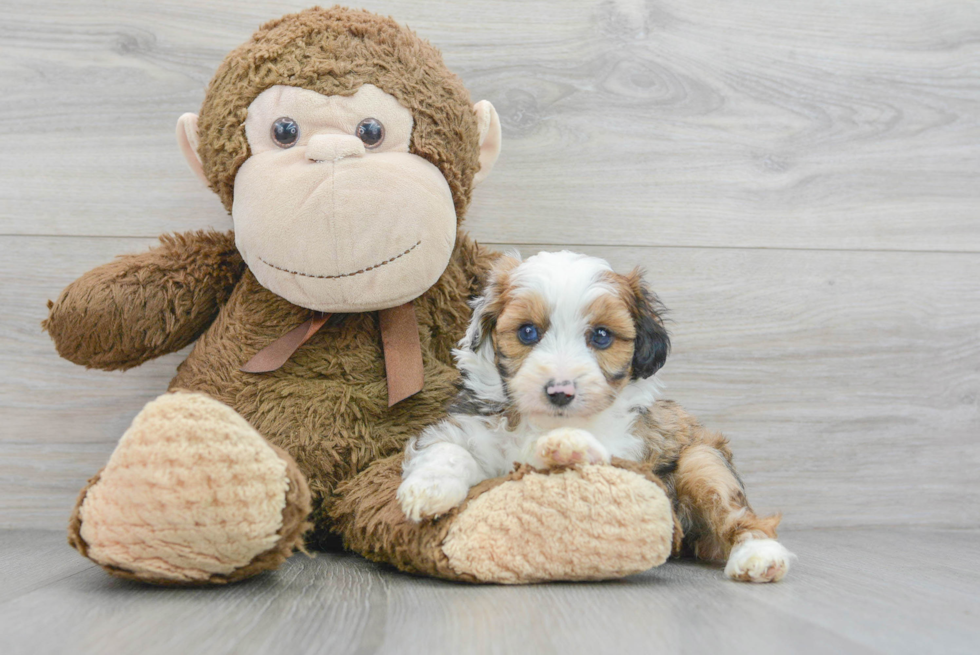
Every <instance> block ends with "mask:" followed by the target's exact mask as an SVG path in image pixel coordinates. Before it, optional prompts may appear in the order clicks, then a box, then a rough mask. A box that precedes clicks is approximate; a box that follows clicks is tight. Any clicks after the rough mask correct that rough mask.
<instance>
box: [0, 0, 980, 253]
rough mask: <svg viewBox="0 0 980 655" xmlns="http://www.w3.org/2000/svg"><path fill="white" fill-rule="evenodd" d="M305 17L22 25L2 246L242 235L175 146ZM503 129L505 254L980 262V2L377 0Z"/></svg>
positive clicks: (498, 177) (78, 10) (3, 75)
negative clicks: (278, 31) (253, 50)
mask: <svg viewBox="0 0 980 655" xmlns="http://www.w3.org/2000/svg"><path fill="white" fill-rule="evenodd" d="M305 4H306V2H305V0H304V1H302V2H275V3H273V2H257V1H249V2H241V1H238V2H230V1H220V2H218V1H210V2H207V3H198V2H190V1H189V0H182V1H178V2H156V1H153V2H151V1H150V0H113V1H107V2H100V3H77V2H69V1H68V0H41V1H39V2H31V3H15V2H5V3H4V5H3V15H4V21H3V23H2V24H0V60H2V64H0V88H2V89H3V94H2V96H0V137H2V138H3V140H4V144H5V147H4V148H3V149H2V150H0V170H3V171H4V173H3V176H4V183H3V185H2V186H0V233H6V234H36V235H100V236H119V235H124V236H143V237H152V236H155V235H157V234H159V233H160V232H164V231H167V230H173V229H188V228H192V227H201V226H204V225H207V224H211V223H221V222H222V221H225V222H227V218H226V217H224V212H223V210H222V209H221V208H220V205H219V204H218V202H217V199H216V198H215V197H214V196H213V195H212V194H211V193H209V192H208V191H207V190H205V189H203V188H201V187H200V185H199V184H198V183H197V182H196V180H195V179H194V178H193V176H192V175H191V174H190V173H189V172H188V171H187V170H186V166H185V165H184V164H183V163H182V161H181V160H180V156H179V155H178V151H177V148H176V146H175V144H174V138H173V130H174V124H175V121H176V119H177V117H178V116H179V115H180V114H181V113H182V112H184V111H189V110H195V109H196V108H197V107H198V106H199V105H200V102H201V100H202V98H203V90H204V87H205V85H206V83H207V81H208V79H209V78H210V76H211V75H212V74H213V71H214V69H215V68H216V66H217V65H218V63H219V62H220V61H221V59H222V57H223V56H224V55H225V53H227V52H228V51H229V50H230V49H231V48H233V47H234V46H236V45H237V44H239V43H241V42H242V41H244V40H245V39H246V38H247V37H248V36H249V35H250V34H251V32H252V31H253V30H254V29H255V27H257V26H258V24H260V23H261V22H262V21H264V20H267V19H269V18H273V17H276V16H278V15H280V14H282V13H284V12H286V11H290V10H295V9H299V8H301V7H302V6H304V5H305ZM371 8H372V9H373V10H375V11H378V12H380V13H385V14H392V15H394V16H396V17H397V18H398V19H399V20H401V21H403V22H406V23H408V24H409V25H411V26H413V27H414V28H415V29H416V30H417V31H418V32H419V33H420V34H421V35H422V36H424V37H426V38H428V39H430V40H432V41H433V42H434V43H436V44H437V45H439V46H440V47H441V48H442V49H443V50H444V52H445V55H446V60H447V62H448V64H449V65H450V66H451V67H452V68H453V69H454V70H456V71H457V72H458V73H459V74H460V75H461V77H462V78H463V80H464V81H465V83H466V84H467V86H468V87H469V88H470V90H471V92H472V95H473V97H474V99H478V98H488V99H489V100H491V101H492V102H493V103H494V104H495V105H496V106H497V108H498V110H499V112H500V115H501V120H502V124H503V130H504V142H505V145H504V152H503V155H502V157H501V160H500V162H499V164H498V167H497V169H496V171H495V173H494V175H493V176H492V177H491V178H490V180H488V182H487V183H486V184H485V186H484V188H482V189H481V190H480V191H479V193H478V194H477V197H476V200H475V203H474V206H473V208H472V211H471V212H470V219H469V224H470V226H471V228H472V229H473V231H474V232H475V234H476V235H477V236H478V237H479V238H481V239H484V240H487V241H491V240H492V241H499V242H505V243H517V244H519V243H539V244H546V243H562V244H608V245H616V244H627V243H628V244H631V245H657V246H702V247H713V246H724V247H728V246H744V247H759V248H772V247H780V248H830V249H858V250H860V249H898V250H939V251H970V252H976V251H978V250H980V232H978V229H977V221H978V206H980V184H978V176H980V148H978V146H977V143H978V142H980V75H978V73H980V70H978V68H977V61H980V40H978V39H977V38H976V26H977V25H978V24H980V4H977V3H975V2H962V1H956V0H945V1H943V2H938V3H930V4H928V5H924V4H922V3H916V2H912V1H911V0H906V1H904V2H898V3H896V2H883V1H882V0H856V1H853V2H846V3H817V4H814V3H812V2H808V1H806V0H782V1H780V2H777V3H775V4H773V3H763V4H758V5H752V4H744V3H743V5H739V6H738V7H737V8H735V7H733V6H732V5H731V4H730V3H728V2H725V1H724V0H710V1H705V2H699V3H689V2H684V1H683V0H659V1H657V2H640V1H636V0H607V1H602V2H600V1H598V0H574V1H568V2H562V3H561V10H560V11H555V5H554V4H553V3H551V2H545V1H544V0H535V1H525V0H520V1H518V0H510V1H496V2H494V1H491V2H481V3H477V4H474V3H460V2H455V1H450V0H440V1H435V2H425V3H420V2H409V1H408V0H398V1H393V2H375V3H373V4H372V7H371Z"/></svg>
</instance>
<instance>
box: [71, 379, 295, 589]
mask: <svg viewBox="0 0 980 655" xmlns="http://www.w3.org/2000/svg"><path fill="white" fill-rule="evenodd" d="M290 463H291V460H288V459H284V458H282V457H281V456H280V455H279V454H278V453H277V451H276V450H274V449H273V448H272V447H271V446H270V445H269V444H268V443H267V442H266V441H265V440H264V439H263V438H262V437H261V436H260V435H259V434H258V433H257V432H256V431H255V429H254V428H252V427H251V426H250V425H249V424H248V423H247V422H245V421H244V420H243V419H242V417H241V416H239V415H238V414H236V413H235V412H234V410H232V409H231V408H230V407H228V406H227V405H224V404H222V403H219V402H217V401H215V400H213V399H211V398H209V397H207V396H204V395H201V394H168V395H166V396H163V397H161V398H159V399H158V400H155V401H153V402H151V403H149V404H148V405H147V406H146V407H145V408H144V409H143V411H141V412H140V414H139V415H138V416H137V417H136V419H135V420H134V421H133V425H132V426H131V427H130V428H129V430H127V431H126V433H125V434H124V435H123V437H122V439H121V440H120V442H119V446H118V447H117V448H116V451H115V452H114V453H113V455H112V458H111V459H110V461H109V464H108V465H107V466H106V467H105V468H104V469H103V470H102V471H101V473H100V483H99V484H98V485H96V486H94V487H93V488H92V489H91V491H90V492H89V493H88V494H86V497H85V500H84V502H83V503H82V505H81V506H80V507H79V509H78V522H79V530H78V533H77V535H76V536H77V538H78V539H79V540H81V541H83V542H84V543H85V545H86V552H87V554H88V556H89V557H90V558H91V559H93V560H94V561H96V562H98V563H99V564H101V565H103V566H107V567H111V568H116V569H123V570H128V571H131V572H133V574H134V575H136V576H137V577H140V578H145V579H149V580H155V579H167V580H173V581H175V582H185V583H201V582H207V581H209V580H210V579H211V578H213V577H216V578H227V577H228V576H229V575H231V574H233V573H234V572H236V571H237V570H239V569H242V568H244V567H246V566H248V565H249V564H250V563H251V562H253V561H254V560H255V559H256V558H258V557H260V556H261V555H263V554H264V553H268V552H270V551H274V550H276V549H277V547H278V546H279V544H280V541H281V540H282V536H283V528H284V527H285V528H286V530H285V532H286V533H289V538H290V541H292V542H293V544H294V545H295V544H296V542H297V540H298V538H299V533H301V532H302V531H303V530H302V526H300V525H295V524H294V525H286V523H287V521H285V520H284V512H285V510H286V507H287V505H288V504H289V503H288V499H289V498H295V499H301V498H308V493H307V492H305V490H304V489H302V488H300V487H305V481H304V480H303V478H302V476H297V475H295V473H298V471H294V472H293V475H290V472H289V468H290V466H289V464H290ZM290 487H296V488H295V489H294V490H293V491H294V493H293V494H292V496H290V493H289V492H290ZM300 509H301V513H302V510H305V512H306V513H308V512H309V505H308V503H307V504H306V506H305V507H302V508H300ZM304 518H305V516H304ZM301 522H302V519H301Z"/></svg>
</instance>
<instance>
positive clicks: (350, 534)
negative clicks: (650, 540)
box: [44, 8, 710, 582]
mask: <svg viewBox="0 0 980 655" xmlns="http://www.w3.org/2000/svg"><path fill="white" fill-rule="evenodd" d="M379 61H383V62H384V64H385V65H384V66H379V65H378V63H379ZM365 83H373V84H375V85H376V86H378V87H379V88H381V89H382V90H383V91H385V92H387V93H389V94H391V95H393V96H394V97H395V98H397V99H398V100H399V102H400V103H401V104H403V105H404V106H405V107H407V108H408V109H409V110H411V111H412V114H413V117H414V121H415V127H414V130H413V133H412V143H411V148H410V150H411V152H412V153H414V154H416V155H418V156H420V157H423V158H424V159H426V160H428V161H429V162H430V163H432V164H433V165H435V166H436V167H437V168H439V170H440V171H441V172H442V174H443V176H444V177H445V178H446V181H447V183H448V184H449V187H450V189H451V191H452V196H453V202H454V205H455V208H456V213H457V217H458V219H459V220H460V221H461V220H462V219H463V217H464V215H465V210H466V208H467V206H468V204H469V200H470V196H471V192H472V186H473V184H472V181H473V176H474V174H475V173H476V172H477V170H478V169H479V167H480V164H479V160H478V157H479V129H478V125H477V120H476V117H475V114H474V113H473V111H472V109H471V105H470V98H469V96H468V94H467V93H466V90H465V89H464V88H463V86H462V84H461V82H460V81H459V79H458V78H456V76H454V75H452V73H450V72H449V71H448V70H446V68H445V66H444V65H443V63H442V60H441V56H440V55H439V53H438V51H437V50H436V49H435V48H433V47H432V46H431V45H429V44H428V43H426V42H424V41H422V40H421V39H419V38H418V37H417V36H415V35H414V34H413V33H412V32H411V31H409V30H407V29H405V28H403V27H401V26H399V25H397V24H396V23H394V21H392V20H390V19H387V18H383V17H379V16H376V15H373V14H370V13H368V12H363V11H351V10H346V9H341V8H333V9H326V10H324V9H313V10H308V11H306V12H302V13H300V14H295V15H291V16H286V17H283V18H281V19H277V20H275V21H272V22H270V23H268V24H266V25H265V26H263V27H262V28H261V29H260V30H259V31H258V32H256V34H255V35H254V36H253V37H252V39H251V40H250V41H248V42H246V43H245V44H243V45H242V46H241V47H240V48H238V49H236V50H235V51H234V52H233V53H231V54H230V55H229V56H228V58H227V59H226V60H225V62H224V63H223V64H222V65H221V67H220V68H219V70H218V72H217V73H216V75H215V77H214V79H213V81H212V82H211V85H210V86H209V89H208V93H207V96H206V99H205V102H204V105H203V107H202V109H201V115H200V121H199V134H200V146H199V148H198V154H199V155H200V158H201V164H202V166H203V170H204V172H205V174H206V176H207V177H208V179H209V181H210V184H211V187H212V189H213V190H214V191H215V192H216V193H218V195H219V196H220V197H221V200H222V202H223V203H224V205H225V207H226V208H227V209H229V211H230V210H231V207H232V202H233V192H234V180H235V175H236V172H237V170H238V168H239V167H240V166H241V165H242V163H243V162H244V161H245V160H246V159H248V157H249V154H250V153H249V146H248V141H247V139H246V136H245V133H244V128H243V122H244V118H245V115H246V113H247V107H248V105H249V103H251V102H252V100H254V98H255V97H256V96H257V95H258V94H259V93H261V92H262V91H263V90H264V89H267V88H269V87H270V86H273V85H276V84H287V85H293V86H300V87H303V88H307V89H310V90H313V91H316V92H318V93H322V94H325V95H330V94H339V95H351V94H353V93H354V92H356V90H357V89H358V88H359V87H360V86H361V85H362V84H365ZM162 242H163V243H162V245H161V246H159V247H157V248H155V249H153V250H151V251H150V252H147V253H143V254H139V255H130V256H125V257H121V258H119V259H117V260H116V261H114V262H111V263H109V264H106V265H104V266H102V267H99V268H97V269H94V270H93V271H90V272H88V273H86V274H85V275H83V276H82V277H80V278H79V279H78V280H76V281H75V282H74V283H72V284H71V285H69V287H68V288H66V289H65V290H64V291H63V292H62V294H61V295H60V297H59V298H58V300H57V301H56V302H54V303H50V304H49V307H50V315H49V317H48V319H47V320H46V321H45V323H44V327H45V329H46V330H47V331H48V332H49V333H50V335H51V337H52V339H53V340H54V342H55V345H56V348H57V350H58V352H59V353H60V354H61V355H62V356H63V357H65V358H66V359H69V360H71V361H73V362H76V363H78V364H81V365H84V366H86V367H93V368H100V369H105V370H122V369H127V368H131V367H134V366H137V365H139V364H141V363H143V362H145V361H147V360H149V359H152V358H154V357H157V356H160V355H163V354H166V353H169V352H174V351H176V350H179V349H180V348H182V347H184V346H187V345H189V344H191V343H194V342H195V340H196V344H195V346H194V349H193V350H192V352H191V353H190V355H189V356H188V358H187V360H186V361H185V362H183V363H182V364H181V366H180V367H179V368H178V372H177V375H176V377H175V378H174V379H173V381H172V382H171V385H170V389H171V390H188V391H197V392H202V393H205V394H207V395H208V396H210V397H212V398H214V399H217V400H219V401H221V402H223V403H225V404H226V405H228V406H229V407H231V408H233V409H234V410H235V411H237V412H238V413H239V414H241V415H242V416H243V417H244V418H245V419H246V420H247V421H248V422H249V423H250V424H251V425H252V426H253V427H254V428H255V429H256V430H257V431H258V432H259V433H260V434H261V435H262V436H263V437H264V438H265V439H267V440H268V441H269V442H270V443H271V444H272V445H273V446H275V447H277V448H280V449H281V451H278V452H282V453H283V455H282V456H283V458H284V459H286V460H287V461H288V460H289V459H290V458H291V459H292V460H295V468H293V467H292V463H290V476H291V479H292V480H293V481H294V482H295V484H293V485H291V487H290V488H291V489H292V491H291V494H292V495H291V496H290V497H288V498H287V507H286V509H285V510H284V511H283V529H282V533H281V534H282V537H283V539H282V541H281V542H280V544H278V545H277V547H276V548H275V549H273V550H271V551H268V552H266V553H263V554H262V555H260V556H259V557H257V558H256V559H255V560H254V561H253V562H252V563H251V564H249V565H248V566H247V567H245V568H243V569H241V570H240V571H238V572H236V573H235V574H234V575H231V576H226V577H224V578H221V579H214V580H211V581H212V582H227V581H230V580H234V579H239V578H241V577H245V576H247V575H251V574H253V573H256V572H258V571H261V570H265V569H270V568H275V567H276V566H278V564H279V563H281V562H282V561H283V560H284V559H285V558H286V557H287V556H288V555H289V554H290V553H291V552H292V550H293V548H295V547H297V546H298V545H299V543H300V541H299V540H300V538H301V536H302V533H303V531H304V530H305V529H306V526H307V524H306V518H307V514H309V511H310V509H311V511H312V514H310V516H309V518H310V520H311V521H312V524H313V533H312V534H311V535H309V536H308V537H307V539H308V543H310V544H311V545H312V546H314V547H323V546H326V545H330V544H334V543H336V541H337V538H338V537H341V538H342V539H343V541H344V542H345V543H346V545H347V546H348V547H350V548H352V549H354V550H356V551H358V552H360V553H362V554H364V555H365V556H367V557H370V558H372V559H377V560H382V561H387V562H390V563H392V564H394V565H396V566H398V567H399V568H402V569H404V570H408V571H414V572H421V573H427V574H431V575H439V576H443V577H449V578H460V577H463V578H464V579H466V578H465V576H460V574H459V573H458V572H455V571H453V570H452V568H451V567H450V566H449V565H448V564H447V563H446V555H445V554H444V553H443V552H442V550H441V543H442V537H443V536H445V534H446V531H447V530H448V529H449V526H450V525H451V522H452V517H451V516H449V517H446V519H445V520H440V521H436V522H430V523H426V524H422V525H413V524H410V523H409V522H408V521H407V520H406V519H405V517H404V516H403V515H401V514H400V510H399V508H398V505H397V503H396V502H395V499H394V491H395V489H396V488H397V481H398V478H399V471H400V469H401V454H400V453H401V451H402V448H403V446H404V443H405V441H406V440H407V439H408V438H409V437H411V436H413V435H415V434H417V433H418V432H420V431H421V429H422V428H424V427H425V426H427V425H429V424H431V423H432V422H434V421H436V420H438V419H440V418H442V417H443V416H444V415H445V407H446V405H447V404H448V403H449V401H450V400H451V398H452V396H453V395H454V392H455V382H456V380H457V376H458V373H457V371H456V369H455V368H454V367H453V363H452V358H451V354H450V351H451V349H452V348H453V346H454V345H455V344H456V342H457V341H458V340H459V338H460V337H461V336H462V335H463V333H464V331H465V328H466V324H467V321H468V319H469V315H470V310H469V307H468V306H467V304H466V303H467V300H468V299H469V298H470V297H472V296H474V295H476V294H477V293H478V292H479V291H480V290H481V289H482V287H483V285H484V282H485V278H486V275H487V273H488V271H489V269H490V266H491V263H492V261H493V260H494V259H495V257H496V255H494V254H492V253H488V252H486V251H485V250H483V249H481V248H480V247H479V246H478V245H477V244H476V243H474V242H473V241H472V240H470V239H469V238H468V237H467V236H466V235H465V233H463V232H460V233H459V234H458V238H457V242H456V247H455V249H454V252H453V255H452V258H451V260H450V263H449V265H448V268H447V269H446V271H445V273H443V275H442V277H441V278H440V279H439V281H438V282H437V283H436V284H435V285H434V286H433V287H432V288H430V289H429V290H428V291H427V292H426V293H425V294H423V295H422V296H421V297H420V298H418V299H417V300H415V302H414V304H415V308H416V312H417V316H418V323H419V329H420V340H421V347H422V356H423V364H424V369H425V388H424V390H423V391H422V392H421V393H419V394H418V395H416V396H414V397H412V398H409V399H407V400H405V401H403V402H402V403H399V404H398V405H396V406H395V407H394V408H391V409H389V408H388V406H387V402H386V382H385V371H384V358H383V353H382V350H381V339H380V334H379V329H378V317H377V314H376V313H374V312H366V313H357V314H342V315H340V314H338V315H334V316H333V317H332V318H331V320H330V321H329V323H328V324H327V325H326V326H324V327H323V328H322V329H321V330H320V331H319V332H318V333H317V334H316V335H315V336H314V337H313V338H312V339H310V341H309V342H307V343H306V344H305V345H304V346H302V347H301V348H300V349H299V350H298V351H297V352H296V353H294V354H293V356H292V357H290V358H289V361H287V363H286V364H285V365H284V366H283V367H282V368H281V369H279V370H277V371H275V372H273V373H265V374H249V373H243V372H241V371H240V368H241V366H242V365H243V364H244V363H245V362H247V361H248V360H249V359H250V358H251V357H252V356H253V355H254V354H255V353H256V352H258V351H259V350H261V349H262V348H264V347H265V346H267V345H269V344H270V343H272V342H273V341H275V340H276V339H277V338H279V337H281V336H282V335H283V334H284V333H286V332H287V331H289V330H290V329H292V328H295V327H296V326H297V325H299V324H301V323H303V322H304V321H305V320H307V319H308V318H309V317H310V311H309V310H307V309H303V308H301V307H298V306H296V305H293V304H291V303H289V302H287V301H286V300H284V299H283V298H281V297H279V296H276V295H275V294H273V293H272V292H270V291H268V290H266V289H265V288H263V287H262V286H260V285H259V284H258V283H257V281H256V280H255V278H254V276H253V275H252V274H251V273H250V272H249V270H248V269H247V268H246V266H245V265H244V263H243V261H242V258H241V256H240V255H239V253H238V251H237V249H236V248H235V242H234V235H233V234H232V233H230V232H229V233H225V234H221V233H216V232H196V233H187V234H182V235H174V236H168V237H164V238H163V239H162ZM653 416H654V418H651V419H650V420H651V423H650V425H651V428H650V435H651V437H650V438H651V443H656V442H657V440H658V438H659V439H664V438H665V435H666V434H668V433H669V431H670V430H673V429H675V428H676V429H678V430H680V431H682V432H683V430H686V429H687V428H686V427H685V426H686V424H684V425H681V424H677V425H674V424H672V423H670V421H669V420H667V417H666V415H665V416H663V417H660V414H656V413H654V415H653ZM656 417H660V418H656ZM655 418H656V420H655ZM658 421H659V422H658ZM684 434H687V433H684ZM692 434H693V433H692ZM656 435H660V436H659V437H657V436H656ZM686 438H687V437H682V438H681V439H682V440H683V439H686ZM690 441H691V442H692V443H693V442H694V441H696V438H695V437H694V436H692V437H691V438H690ZM670 452H672V451H670ZM665 453H666V454H664V455H663V457H664V458H666V460H665V461H667V460H669V459H670V458H671V457H672V456H673V455H671V454H669V452H667V451H665ZM659 457H660V456H658V458H654V459H653V460H652V461H653V463H654V466H659V465H660V462H661V460H660V458H659ZM677 457H678V458H680V457H681V454H680V453H679V452H678V453H677ZM682 463H683V462H680V461H679V462H678V466H677V471H680V470H681V469H682ZM297 470H298V471H299V472H300V473H301V474H302V476H298V475H297V474H296V471H297ZM525 473H526V472H520V473H518V474H515V475H518V476H520V475H524V474H525ZM671 475H673V478H672V477H671ZM647 476H648V477H649V469H647ZM303 478H305V482H306V483H307V484H308V487H309V491H310V494H311V496H310V495H305V494H306V491H305V489H306V486H305V485H304V484H302V482H303ZM666 479H667V480H668V481H669V484H673V485H674V488H676V489H681V488H682V482H684V480H685V478H683V476H681V477H678V474H677V473H673V474H671V473H667V477H666ZM97 480H98V476H96V477H95V478H93V480H92V481H91V483H90V484H92V485H94V484H96V483H97ZM692 480H693V478H692ZM491 483H492V481H488V482H487V485H491V486H492V484H497V483H496V482H493V483H492V484H491ZM480 491H481V490H480V489H474V490H473V492H472V493H471V498H472V497H473V496H474V495H478V494H479V493H480ZM699 493H700V492H699ZM701 496H704V497H707V496H710V493H708V492H705V493H704V494H701V495H700V496H698V497H701ZM84 497H85V491H84V490H83V492H82V495H81V496H80V498H79V503H81V502H82V500H83V499H84ZM311 499H312V504H310V503H311ZM684 503H685V501H684V500H683V498H679V499H678V501H677V503H676V506H677V508H678V513H679V514H681V516H684V515H685V514H683V513H684V512H686V511H687V510H686V509H685V508H686V506H685V504H684ZM692 517H693V515H692ZM78 523H79V519H78V516H77V514H76V516H75V519H74V520H73V521H72V523H71V526H70V528H69V529H70V540H71V543H72V544H73V545H74V546H75V547H76V548H77V549H78V550H79V551H80V552H82V553H83V554H84V553H85V552H86V545H85V542H84V540H83V539H82V538H81V535H80V532H79V525H78ZM688 523H690V525H691V527H692V529H696V528H697V526H698V525H700V524H699V523H698V520H697V519H696V517H694V518H691V519H690V520H689V521H688ZM110 572H111V573H113V574H115V575H122V576H130V575H131V574H130V572H127V571H121V570H110ZM140 579H144V580H148V579H149V580H151V581H157V582H165V581H163V580H153V579H152V578H147V577H146V576H140Z"/></svg>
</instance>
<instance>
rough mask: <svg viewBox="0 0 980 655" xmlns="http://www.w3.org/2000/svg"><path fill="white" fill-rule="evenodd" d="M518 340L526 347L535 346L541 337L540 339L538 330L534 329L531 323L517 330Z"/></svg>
mask: <svg viewBox="0 0 980 655" xmlns="http://www.w3.org/2000/svg"><path fill="white" fill-rule="evenodd" d="M517 338H518V339H520V341H521V343H523V344H524V345H525V346H533V345H534V344H536V343H537V342H538V340H539V339H540V337H538V328H536V327H534V326H533V325H531V324H530V323H525V324H524V325H522V326H521V327H519V328H517Z"/></svg>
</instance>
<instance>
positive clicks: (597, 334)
mask: <svg viewBox="0 0 980 655" xmlns="http://www.w3.org/2000/svg"><path fill="white" fill-rule="evenodd" d="M612 342H613V335H612V332H610V331H609V330H608V329H607V328H604V327H597V328H596V329H594V330H592V334H590V335H589V343H590V344H592V347H593V348H595V349H596V350H605V349H606V348H608V347H609V346H611V345H612Z"/></svg>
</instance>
